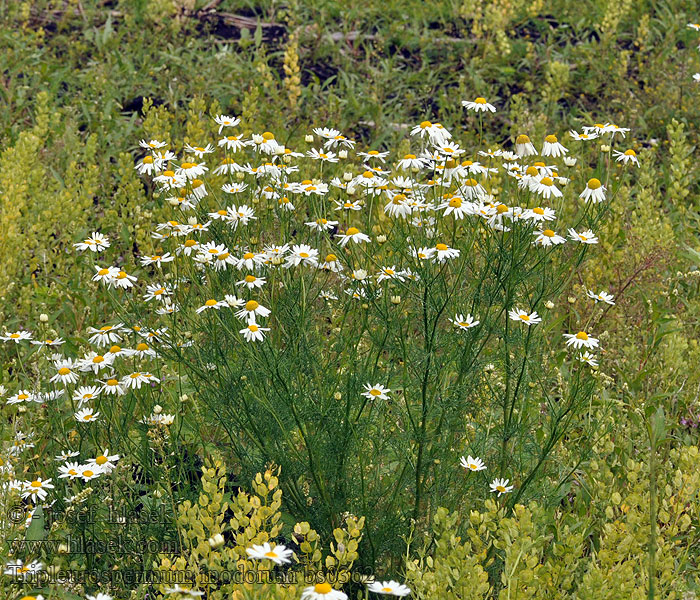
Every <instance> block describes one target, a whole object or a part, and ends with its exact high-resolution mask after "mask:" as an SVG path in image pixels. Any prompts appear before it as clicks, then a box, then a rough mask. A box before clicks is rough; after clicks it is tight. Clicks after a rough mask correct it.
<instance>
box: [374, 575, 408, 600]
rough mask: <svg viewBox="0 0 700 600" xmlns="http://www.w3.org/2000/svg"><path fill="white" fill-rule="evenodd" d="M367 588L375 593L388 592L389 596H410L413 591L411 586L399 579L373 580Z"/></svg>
mask: <svg viewBox="0 0 700 600" xmlns="http://www.w3.org/2000/svg"><path fill="white" fill-rule="evenodd" d="M367 589H368V590H369V591H370V592H374V593H375V594H388V595H389V596H397V597H402V596H408V595H409V594H410V593H411V590H410V588H408V587H407V586H405V585H403V584H402V583H399V582H398V581H394V580H393V579H392V580H391V581H382V582H379V581H373V582H372V583H368V584H367Z"/></svg>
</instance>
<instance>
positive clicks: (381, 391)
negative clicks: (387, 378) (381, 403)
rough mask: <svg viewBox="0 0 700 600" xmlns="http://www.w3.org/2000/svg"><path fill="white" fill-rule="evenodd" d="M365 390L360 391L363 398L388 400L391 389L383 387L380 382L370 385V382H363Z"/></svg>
mask: <svg viewBox="0 0 700 600" xmlns="http://www.w3.org/2000/svg"><path fill="white" fill-rule="evenodd" d="M364 388H365V391H364V392H362V395H363V396H364V397H365V398H369V399H370V400H388V399H389V393H390V392H391V390H390V389H389V388H385V387H384V386H383V385H380V384H378V383H377V384H374V385H372V384H371V383H365V385H364Z"/></svg>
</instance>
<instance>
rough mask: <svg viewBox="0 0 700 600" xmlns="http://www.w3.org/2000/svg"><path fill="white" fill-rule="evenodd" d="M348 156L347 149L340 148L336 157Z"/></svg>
mask: <svg viewBox="0 0 700 600" xmlns="http://www.w3.org/2000/svg"><path fill="white" fill-rule="evenodd" d="M347 157H348V151H347V150H340V151H339V152H338V158H347Z"/></svg>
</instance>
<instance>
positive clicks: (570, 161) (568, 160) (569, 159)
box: [564, 156, 576, 167]
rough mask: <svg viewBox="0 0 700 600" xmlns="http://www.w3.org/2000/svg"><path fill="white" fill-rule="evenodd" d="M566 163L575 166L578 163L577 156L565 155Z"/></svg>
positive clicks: (568, 165)
mask: <svg viewBox="0 0 700 600" xmlns="http://www.w3.org/2000/svg"><path fill="white" fill-rule="evenodd" d="M564 164H565V165H566V166H567V167H573V166H574V165H575V164H576V158H574V157H573V156H565V157H564Z"/></svg>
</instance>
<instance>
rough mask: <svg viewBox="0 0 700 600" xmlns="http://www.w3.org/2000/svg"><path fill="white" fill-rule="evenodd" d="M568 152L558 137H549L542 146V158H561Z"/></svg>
mask: <svg viewBox="0 0 700 600" xmlns="http://www.w3.org/2000/svg"><path fill="white" fill-rule="evenodd" d="M567 152H568V150H567V149H566V148H564V146H562V145H561V144H560V143H559V140H558V139H557V136H556V135H548V136H547V137H546V138H544V143H543V144H542V156H553V157H554V158H559V157H560V156H564V155H565V154H566V153H567Z"/></svg>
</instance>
